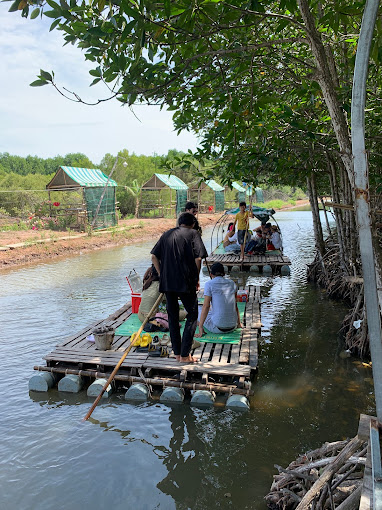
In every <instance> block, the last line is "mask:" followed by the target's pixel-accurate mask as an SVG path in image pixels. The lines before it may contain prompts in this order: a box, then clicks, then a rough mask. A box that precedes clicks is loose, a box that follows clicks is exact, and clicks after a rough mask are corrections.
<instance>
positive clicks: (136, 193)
mask: <svg viewBox="0 0 382 510" xmlns="http://www.w3.org/2000/svg"><path fill="white" fill-rule="evenodd" d="M125 189H126V190H127V191H128V192H129V193H131V195H133V197H134V198H135V213H134V216H135V218H138V209H139V202H140V199H141V191H142V190H141V186H140V184H139V182H138V181H137V179H134V180H133V181H132V182H131V185H130V186H125Z"/></svg>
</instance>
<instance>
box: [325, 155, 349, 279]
mask: <svg viewBox="0 0 382 510" xmlns="http://www.w3.org/2000/svg"><path fill="white" fill-rule="evenodd" d="M328 164H329V169H330V173H329V179H330V187H331V189H332V197H333V202H334V203H337V204H339V203H340V197H339V194H338V186H337V177H336V167H335V165H334V162H333V160H332V159H331V157H330V156H328ZM334 217H335V219H336V226H337V238H338V250H339V254H340V265H341V268H342V269H343V270H344V271H345V272H346V273H349V270H348V260H347V256H346V248H345V245H344V230H343V228H344V226H343V221H342V211H341V209H337V208H336V207H335V208H334Z"/></svg>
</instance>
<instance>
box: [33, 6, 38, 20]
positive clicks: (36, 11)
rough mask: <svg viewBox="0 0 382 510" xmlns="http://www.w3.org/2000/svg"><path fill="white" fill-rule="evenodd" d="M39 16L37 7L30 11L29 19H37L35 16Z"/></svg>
mask: <svg viewBox="0 0 382 510" xmlns="http://www.w3.org/2000/svg"><path fill="white" fill-rule="evenodd" d="M39 14H40V9H39V7H36V9H34V10H33V11H32V14H31V19H35V18H37V16H38V15H39Z"/></svg>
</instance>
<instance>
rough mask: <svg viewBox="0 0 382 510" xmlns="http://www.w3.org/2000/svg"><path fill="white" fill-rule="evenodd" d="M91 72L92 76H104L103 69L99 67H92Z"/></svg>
mask: <svg viewBox="0 0 382 510" xmlns="http://www.w3.org/2000/svg"><path fill="white" fill-rule="evenodd" d="M89 74H91V75H92V76H96V77H97V78H100V77H101V76H102V75H101V69H100V68H99V67H97V69H90V71H89Z"/></svg>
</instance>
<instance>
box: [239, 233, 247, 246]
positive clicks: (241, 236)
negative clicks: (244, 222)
mask: <svg viewBox="0 0 382 510" xmlns="http://www.w3.org/2000/svg"><path fill="white" fill-rule="evenodd" d="M246 232H248V230H238V231H237V242H238V243H239V244H244V238H245V233H246ZM247 240H248V234H247Z"/></svg>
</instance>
